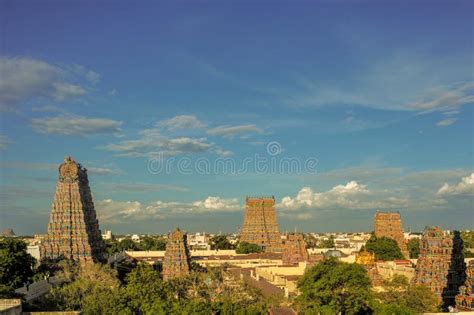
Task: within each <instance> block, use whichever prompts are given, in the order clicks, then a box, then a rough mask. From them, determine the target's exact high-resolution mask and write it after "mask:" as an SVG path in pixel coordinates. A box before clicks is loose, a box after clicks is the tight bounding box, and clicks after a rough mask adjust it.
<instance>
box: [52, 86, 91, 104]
mask: <svg viewBox="0 0 474 315" xmlns="http://www.w3.org/2000/svg"><path fill="white" fill-rule="evenodd" d="M53 86H54V92H53V97H54V98H55V99H56V100H58V101H65V100H68V99H71V98H76V97H79V96H82V95H85V94H87V91H86V90H85V89H84V88H83V87H81V86H79V85H75V84H69V83H54V84H53Z"/></svg>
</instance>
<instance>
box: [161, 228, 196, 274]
mask: <svg viewBox="0 0 474 315" xmlns="http://www.w3.org/2000/svg"><path fill="white" fill-rule="evenodd" d="M189 257H190V255H189V251H188V246H187V240H186V234H184V233H183V232H182V231H181V230H180V229H179V228H177V229H176V230H175V231H174V232H171V233H170V234H169V235H168V243H166V252H165V257H164V258H163V280H168V279H171V278H178V277H181V276H185V275H187V274H189V272H190V269H191V268H190V259H189Z"/></svg>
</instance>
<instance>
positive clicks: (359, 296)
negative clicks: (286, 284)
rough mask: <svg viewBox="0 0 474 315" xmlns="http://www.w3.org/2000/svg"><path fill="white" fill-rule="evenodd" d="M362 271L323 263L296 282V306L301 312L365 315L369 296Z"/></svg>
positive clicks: (336, 263) (339, 264)
mask: <svg viewBox="0 0 474 315" xmlns="http://www.w3.org/2000/svg"><path fill="white" fill-rule="evenodd" d="M370 287H371V285H370V280H369V277H368V276H367V272H366V270H365V269H364V268H363V267H362V266H360V265H357V264H348V263H344V262H340V261H337V260H335V259H332V258H331V259H327V260H323V261H322V262H321V263H319V264H317V265H316V266H314V267H313V268H311V269H310V270H308V271H307V272H306V273H305V274H304V276H303V277H302V278H301V279H300V280H299V281H298V289H299V290H300V292H301V294H300V295H299V296H298V297H297V298H296V305H297V306H298V307H299V310H300V311H301V312H302V313H305V314H306V313H308V314H313V313H318V312H320V313H323V314H337V313H339V312H342V313H343V314H367V313H369V312H370V311H371V308H370V303H371V300H372V294H371V291H370Z"/></svg>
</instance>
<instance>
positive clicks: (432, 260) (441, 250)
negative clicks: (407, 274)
mask: <svg viewBox="0 0 474 315" xmlns="http://www.w3.org/2000/svg"><path fill="white" fill-rule="evenodd" d="M462 250H463V244H462V239H461V237H460V236H459V232H454V234H451V235H449V234H446V233H445V232H444V231H443V230H442V229H441V228H440V227H438V226H434V227H427V228H426V229H425V231H424V232H423V236H422V237H421V240H420V256H419V258H418V260H417V262H416V269H415V277H414V278H413V279H412V281H413V283H414V284H423V285H426V286H427V287H429V288H430V289H431V291H433V292H434V293H435V294H436V295H437V296H438V300H439V302H443V306H444V307H448V306H450V305H451V306H454V304H455V296H456V295H457V294H458V289H459V287H460V286H462V284H463V283H464V281H465V279H466V274H465V272H466V264H465V263H464V255H463V253H462Z"/></svg>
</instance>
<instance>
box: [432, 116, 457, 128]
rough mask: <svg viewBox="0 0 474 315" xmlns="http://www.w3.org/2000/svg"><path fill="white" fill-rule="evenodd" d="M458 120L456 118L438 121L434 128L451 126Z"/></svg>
mask: <svg viewBox="0 0 474 315" xmlns="http://www.w3.org/2000/svg"><path fill="white" fill-rule="evenodd" d="M457 120H458V119H457V118H446V119H443V120H440V121H438V122H437V123H436V126H438V127H447V126H450V125H452V124H454V123H455V122H456V121H457Z"/></svg>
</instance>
